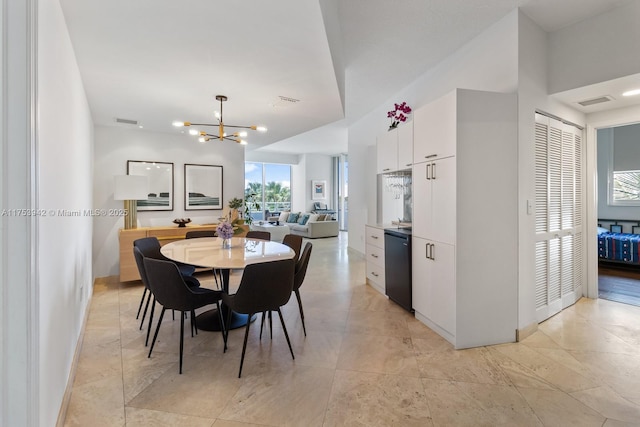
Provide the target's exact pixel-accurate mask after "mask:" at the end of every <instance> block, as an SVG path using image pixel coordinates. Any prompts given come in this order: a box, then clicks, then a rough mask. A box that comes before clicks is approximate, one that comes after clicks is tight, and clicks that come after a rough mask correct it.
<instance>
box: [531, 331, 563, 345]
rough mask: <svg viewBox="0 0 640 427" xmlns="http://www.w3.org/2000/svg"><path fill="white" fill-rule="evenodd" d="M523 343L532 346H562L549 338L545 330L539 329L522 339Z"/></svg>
mask: <svg viewBox="0 0 640 427" xmlns="http://www.w3.org/2000/svg"><path fill="white" fill-rule="evenodd" d="M522 344H524V345H526V346H527V347H531V348H560V346H559V345H558V344H557V343H556V342H555V341H553V340H552V339H551V338H549V337H548V336H547V335H545V334H544V332H542V331H540V330H538V331H536V332H534V333H533V334H531V335H530V336H528V337H527V338H525V339H524V340H522Z"/></svg>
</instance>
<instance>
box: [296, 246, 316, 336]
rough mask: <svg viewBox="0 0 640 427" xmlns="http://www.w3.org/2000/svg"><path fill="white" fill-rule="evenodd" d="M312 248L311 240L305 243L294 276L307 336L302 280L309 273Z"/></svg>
mask: <svg viewBox="0 0 640 427" xmlns="http://www.w3.org/2000/svg"><path fill="white" fill-rule="evenodd" d="M311 249H313V245H312V244H311V242H307V244H306V245H304V250H303V251H302V255H300V259H299V260H298V262H297V263H296V269H295V275H294V277H293V292H294V293H295V294H296V299H297V300H298V308H299V309H300V319H301V320H302V330H303V331H304V336H305V337H306V336H307V327H306V326H305V324H304V310H302V299H300V286H302V282H304V278H305V276H306V275H307V267H308V266H309V259H311Z"/></svg>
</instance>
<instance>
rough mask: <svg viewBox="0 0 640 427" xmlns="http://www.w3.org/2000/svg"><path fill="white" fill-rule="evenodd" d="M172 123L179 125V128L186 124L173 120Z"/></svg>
mask: <svg viewBox="0 0 640 427" xmlns="http://www.w3.org/2000/svg"><path fill="white" fill-rule="evenodd" d="M172 124H173V125H174V126H175V127H178V128H180V127H182V126H184V122H173V123H172Z"/></svg>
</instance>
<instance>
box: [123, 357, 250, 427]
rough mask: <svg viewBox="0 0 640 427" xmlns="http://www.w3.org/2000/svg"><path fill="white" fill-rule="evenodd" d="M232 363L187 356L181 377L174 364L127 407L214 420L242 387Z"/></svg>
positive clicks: (229, 360) (227, 359) (223, 360)
mask: <svg viewBox="0 0 640 427" xmlns="http://www.w3.org/2000/svg"><path fill="white" fill-rule="evenodd" d="M176 362H177V360H176ZM234 362H235V361H234V360H232V359H230V358H225V359H223V358H219V359H212V358H207V357H199V356H188V357H186V358H185V360H184V365H183V371H182V372H183V373H182V375H180V374H179V373H178V364H177V363H176V364H174V366H173V369H167V370H166V371H165V372H164V373H163V374H162V375H161V376H160V377H159V378H157V379H156V380H155V381H153V383H151V384H150V385H149V386H148V387H147V388H145V389H144V390H143V391H141V392H140V393H138V395H137V396H136V397H134V398H133V399H132V400H131V401H130V402H129V403H128V406H130V407H135V408H141V409H153V410H157V411H167V412H172V413H176V414H183V415H193V416H196V417H202V418H216V417H217V416H218V415H219V414H220V413H221V412H222V410H223V409H224V407H225V405H226V404H227V402H228V401H229V399H231V397H232V396H233V395H234V394H235V393H236V391H237V390H238V388H239V387H240V385H241V381H240V380H238V379H237V378H236V377H237V375H236V374H235V372H236V371H235V369H236V364H235V363H234Z"/></svg>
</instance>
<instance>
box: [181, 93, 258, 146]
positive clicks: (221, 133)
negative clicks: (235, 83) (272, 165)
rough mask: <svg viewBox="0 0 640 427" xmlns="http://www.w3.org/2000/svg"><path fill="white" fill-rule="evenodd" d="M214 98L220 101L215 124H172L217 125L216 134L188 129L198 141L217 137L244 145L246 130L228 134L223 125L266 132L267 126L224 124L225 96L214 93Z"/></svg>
mask: <svg viewBox="0 0 640 427" xmlns="http://www.w3.org/2000/svg"><path fill="white" fill-rule="evenodd" d="M216 99H217V100H218V101H220V111H216V112H215V116H216V119H218V123H217V124H213V123H191V122H173V125H174V126H176V127H182V126H217V127H218V134H217V135H216V134H212V133H208V132H206V131H199V130H197V129H190V130H189V134H191V135H198V136H199V138H198V141H200V142H207V141H210V140H212V139H218V140H220V141H223V140H227V141H233V142H237V143H238V144H242V145H246V144H247V141H245V140H244V139H242V138H244V137H246V136H247V132H246V131H238V132H233V133H230V134H227V133H226V132H225V130H224V128H225V127H228V128H234V129H251V130H257V131H259V132H266V131H267V128H266V127H264V126H234V125H226V124H224V121H223V120H222V103H223V102H224V101H226V100H227V97H226V96H224V95H216Z"/></svg>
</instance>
